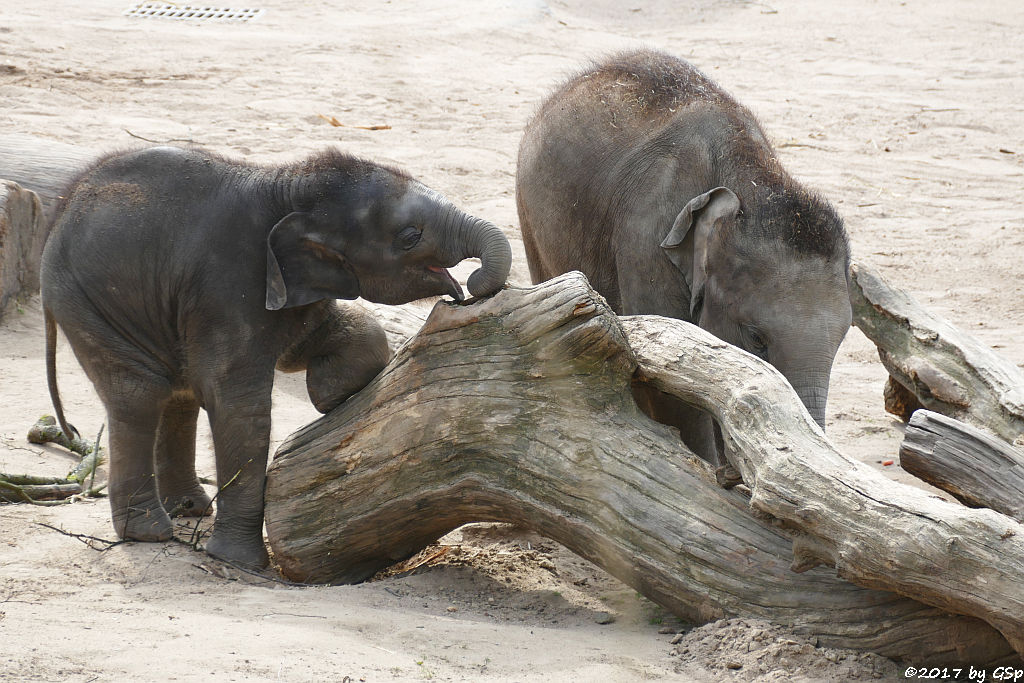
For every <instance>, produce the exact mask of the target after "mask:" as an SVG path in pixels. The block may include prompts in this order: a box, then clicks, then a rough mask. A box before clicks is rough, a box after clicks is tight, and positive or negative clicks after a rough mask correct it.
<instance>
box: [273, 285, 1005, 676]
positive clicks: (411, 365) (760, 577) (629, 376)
mask: <svg viewBox="0 0 1024 683" xmlns="http://www.w3.org/2000/svg"><path fill="white" fill-rule="evenodd" d="M631 344H632V345H633V348H631ZM634 348H637V349H639V356H638V354H636V353H634ZM680 349H682V350H680ZM695 365H696V366H701V367H698V368H694V367H692V366H695ZM638 370H639V374H638ZM727 377H728V378H730V379H729V380H728V381H726V380H725V379H724V378H727ZM732 378H735V380H736V381H735V382H734V381H732ZM638 379H639V381H650V382H652V383H656V384H657V385H658V388H659V389H661V390H662V391H666V392H668V393H673V394H675V395H678V396H681V397H682V398H684V399H686V400H688V401H690V402H692V403H694V404H696V405H699V406H700V407H702V408H704V409H708V410H711V411H712V412H713V413H715V414H716V416H718V417H719V419H720V421H721V423H722V426H723V427H724V428H725V431H726V433H727V435H726V441H727V443H728V444H729V446H730V449H731V450H732V452H733V454H732V457H733V459H734V461H735V462H736V463H737V464H739V465H740V466H741V469H742V471H743V472H744V474H745V475H746V480H747V482H748V483H749V484H750V485H751V487H752V489H753V494H754V498H753V500H754V508H755V512H756V513H757V514H754V515H752V514H751V510H750V504H751V500H750V499H749V498H747V497H746V496H745V495H744V494H743V492H742V491H741V490H739V489H734V490H731V491H726V490H723V489H721V488H720V487H719V486H718V485H717V483H716V481H715V477H714V474H713V472H711V471H710V470H709V467H708V466H707V465H706V464H705V463H704V462H703V461H701V460H699V459H698V458H696V457H695V456H694V455H693V454H692V453H690V452H689V451H687V450H686V448H685V447H684V446H683V444H682V442H681V441H680V440H679V438H678V434H677V433H676V432H675V431H674V430H671V429H669V428H667V427H665V426H664V425H660V424H658V423H656V422H653V421H652V420H650V419H649V418H648V417H647V416H646V415H644V414H643V413H642V412H641V411H640V410H639V409H638V408H637V406H636V403H635V402H634V400H633V398H632V395H631V391H630V388H631V386H632V383H633V382H634V381H638ZM681 387H684V388H681ZM737 431H739V432H741V433H740V434H738V435H737V434H736V433H735V432H737ZM790 432H795V434H793V433H790ZM738 451H742V452H743V455H742V456H738V455H737V452H738ZM819 456H820V457H821V458H823V459H824V460H825V467H824V471H825V472H827V473H828V474H827V475H825V476H823V475H821V474H819V473H818V472H817V469H818V468H817V464H816V460H817V459H818V457H819ZM775 470H778V472H775ZM850 470H856V465H854V464H853V463H852V462H850V461H848V460H846V459H844V458H842V456H839V455H838V454H837V453H835V451H834V449H833V448H832V447H831V444H829V442H828V441H827V440H826V439H825V437H824V435H822V434H821V432H820V430H818V428H817V426H816V425H814V423H813V421H812V420H811V418H810V416H809V415H807V413H806V411H805V410H804V408H803V406H802V404H801V403H800V401H799V398H797V396H796V395H795V394H794V393H793V391H792V389H791V388H790V387H789V385H788V384H787V383H786V382H785V380H784V379H782V377H781V375H779V374H778V373H777V372H776V371H775V370H774V369H772V368H770V367H769V366H765V365H764V364H763V363H761V362H760V361H758V360H757V359H754V358H753V357H752V356H749V355H747V354H744V353H742V352H741V351H738V350H736V349H735V348H733V347H727V346H726V345H723V344H722V343H721V342H718V341H717V340H715V339H713V338H710V337H709V336H708V335H706V334H705V333H703V332H702V331H700V330H699V329H697V328H695V327H693V326H691V325H687V324H686V323H681V322H678V321H671V320H667V319H662V318H654V317H637V318H628V319H622V321H621V322H620V320H619V319H618V318H616V316H615V315H614V314H613V313H612V312H611V311H610V309H608V307H607V305H606V304H605V302H604V300H603V299H602V298H601V297H600V296H599V295H597V294H596V293H595V292H593V290H592V289H591V288H590V287H589V285H588V284H587V282H586V280H585V279H584V278H583V277H582V276H581V275H579V274H578V273H577V274H568V275H565V276H561V277H559V278H556V279H555V280H552V281H549V282H547V283H544V284H541V285H538V286H536V287H532V288H526V289H518V288H510V289H507V290H504V291H502V292H500V293H499V294H497V295H496V296H494V297H492V298H490V299H486V300H483V301H479V302H476V303H474V304H472V305H469V306H457V305H453V304H447V303H439V304H438V305H437V306H435V308H434V310H433V312H432V313H431V314H430V316H429V318H428V319H427V321H426V324H425V326H424V327H423V329H422V330H421V331H420V332H419V333H418V334H417V335H416V336H415V337H413V338H412V339H410V340H409V341H408V342H407V343H406V344H405V345H404V346H403V347H402V348H401V349H400V350H399V351H398V353H397V354H396V356H395V358H394V359H393V361H392V362H391V364H390V365H389V366H388V367H387V368H386V369H385V370H384V372H383V373H382V374H381V375H380V376H378V378H377V379H376V380H374V382H372V383H371V384H370V385H369V386H368V387H367V388H366V389H364V390H363V391H362V392H360V393H359V394H357V395H356V396H354V397H352V398H351V399H349V400H348V401H347V402H345V403H344V404H343V405H341V406H339V408H337V409H336V410H335V411H333V412H332V413H330V414H329V415H326V416H325V417H323V418H322V419H320V420H318V421H317V422H314V423H312V424H310V425H308V426H307V427H305V428H304V429H302V430H300V431H299V432H297V433H295V434H293V435H292V437H291V438H290V439H289V441H288V442H286V443H285V444H283V445H282V446H281V448H280V449H279V450H278V452H277V455H276V457H275V459H274V462H273V463H272V465H271V467H270V470H269V472H268V479H267V495H266V522H267V534H268V537H269V540H270V544H271V546H272V548H273V551H274V555H275V558H276V559H277V561H278V562H279V563H280V566H281V568H282V570H283V572H284V573H285V574H286V575H287V576H288V577H289V578H292V579H295V580H300V581H308V582H323V583H336V582H354V581H360V580H363V579H366V578H367V577H369V576H371V575H372V574H373V573H374V572H376V571H377V570H379V569H381V568H383V567H385V566H388V565H390V564H392V563H394V562H397V561H400V560H403V559H405V558H407V557H409V556H411V555H413V554H414V553H416V552H418V551H419V550H421V549H422V548H423V547H425V546H426V545H427V544H429V543H430V542H432V541H434V540H436V539H437V538H439V537H440V536H442V535H444V534H445V533H447V532H448V531H450V530H451V529H453V528H455V527H457V526H459V525H461V524H463V523H466V522H470V521H506V522H514V523H517V524H521V525H524V526H527V527H530V528H532V529H535V530H537V531H538V532H540V533H542V534H544V535H546V536H548V537H550V538H552V539H554V540H556V541H558V542H560V543H562V544H563V545H565V546H566V547H568V548H569V549H570V550H573V551H574V552H576V553H578V554H579V555H581V556H583V557H585V558H587V559H589V560H591V561H593V562H595V563H596V564H598V565H600V566H601V567H603V568H605V569H606V570H607V571H609V572H610V573H611V574H613V575H615V576H617V577H618V578H620V579H622V580H623V581H624V582H626V583H627V584H629V585H631V586H633V587H634V588H636V589H637V590H638V591H640V592H641V593H643V594H644V595H646V596H648V597H649V598H651V599H652V600H654V601H656V602H658V603H659V604H661V605H663V606H665V607H666V608H668V609H670V610H671V611H673V612H674V613H676V614H678V615H680V616H682V617H684V618H687V619H690V620H693V621H697V622H703V621H707V620H710V619H715V618H718V617H723V616H753V617H759V618H766V619H770V620H772V621H774V622H776V623H781V624H787V625H792V626H794V627H795V628H797V629H798V630H799V631H801V632H803V633H807V634H810V635H814V636H817V637H818V640H819V642H821V643H822V644H827V645H830V646H837V647H851V648H856V649H862V650H871V651H875V652H880V653H882V654H885V655H887V656H890V657H895V658H906V659H910V660H913V659H919V658H927V659H928V661H930V662H939V661H946V662H975V663H979V664H987V663H994V662H997V661H1001V660H1004V659H1006V658H1014V655H1013V654H1012V651H1011V649H1010V648H1009V646H1008V645H1007V643H1006V641H1005V640H1004V639H1003V638H1002V637H1000V635H999V634H998V633H997V632H996V631H995V630H993V629H992V628H991V627H990V626H989V625H987V624H985V623H983V622H982V621H980V620H978V619H975V618H971V617H967V616H955V615H951V614H948V613H946V612H944V611H943V610H940V609H936V608H935V607H929V606H926V605H924V604H921V602H918V601H915V600H912V599H908V598H906V597H899V596H897V595H895V594H893V593H891V592H886V591H884V590H873V589H869V588H863V587H858V586H855V585H852V584H851V583H848V582H846V581H843V580H842V579H840V578H838V577H837V576H836V573H835V572H833V571H829V570H826V569H823V568H813V567H812V565H814V564H815V563H817V562H818V561H820V560H829V561H835V560H838V565H839V567H840V574H844V575H847V574H848V575H850V576H851V578H855V579H856V580H860V581H861V582H863V583H865V584H867V585H870V586H872V587H874V588H891V587H897V588H901V589H905V592H906V593H907V594H908V595H912V594H914V593H921V594H922V595H924V596H925V597H927V598H928V599H930V600H932V602H934V603H941V604H942V605H943V606H946V607H953V608H962V609H961V610H960V611H962V612H964V613H978V614H981V615H984V616H985V617H986V618H989V619H992V621H993V622H995V623H997V624H998V626H1000V627H1001V628H1005V629H1006V631H1007V632H1009V633H1010V635H1011V636H1012V637H1016V636H1017V635H1018V633H1019V632H1018V630H1017V629H1019V626H1020V621H1019V618H1011V617H1010V616H1007V612H1011V613H1012V611H1013V610H1014V609H1017V614H1021V613H1024V612H1021V611H1020V610H1019V606H1020V601H1021V600H1022V598H1021V596H1019V595H1017V596H1016V598H1015V600H1016V602H1014V601H1013V600H1010V603H1011V604H1009V605H1006V604H1002V603H1000V600H999V599H997V597H996V596H993V595H986V596H985V599H984V600H981V599H980V600H978V601H977V602H981V603H983V604H981V605H979V604H976V603H975V602H971V601H970V600H969V599H968V598H967V597H965V596H962V595H960V590H962V586H963V584H964V583H966V582H967V581H968V580H970V581H973V580H974V578H975V577H976V576H978V574H977V572H976V571H975V570H976V569H977V565H976V564H974V562H975V561H976V558H975V557H974V555H973V554H968V556H967V561H969V562H970V564H969V565H968V566H967V568H966V569H965V571H966V572H967V573H964V571H960V570H958V569H956V568H955V567H956V563H953V564H952V565H951V564H950V557H949V555H950V553H951V552H958V551H959V549H960V547H961V542H960V540H959V538H958V534H964V535H965V537H966V538H965V540H963V541H962V543H963V545H964V546H966V547H967V548H968V550H969V551H970V552H971V553H974V551H975V548H976V546H978V545H985V544H994V545H996V546H998V549H999V550H1000V551H1001V552H1007V553H1011V554H1013V553H1016V554H1015V555H1013V556H1014V557H1018V558H1019V557H1024V555H1022V554H1021V551H1022V548H1021V547H1020V545H1021V543H1020V541H1019V540H1014V538H1013V537H1010V538H1009V539H1007V540H1000V538H999V535H998V534H996V536H995V539H994V540H993V539H992V537H991V533H990V530H989V527H994V526H998V527H999V528H1000V532H1003V531H1005V530H1006V529H1007V528H1010V527H1013V526H1015V525H1016V523H1015V522H1013V521H1012V520H1008V519H1006V518H1005V517H1002V516H999V515H996V514H995V513H991V512H987V511H986V512H981V511H969V510H958V508H957V507H954V506H953V505H951V504H941V505H943V506H944V507H942V508H941V511H940V512H933V510H934V509H935V508H936V507H937V506H939V503H938V502H937V501H934V500H933V499H928V498H927V497H926V496H923V495H922V496H920V497H915V496H913V495H911V494H908V493H906V492H904V491H903V490H902V488H903V487H896V485H892V484H889V483H888V482H876V481H871V480H869V479H867V478H865V477H861V478H859V479H858V478H856V477H854V478H847V477H848V475H849V472H850ZM855 474H856V473H855ZM792 477H797V478H799V481H798V482H796V483H795V484H789V485H788V486H787V479H789V478H792ZM823 479H824V480H825V481H822V480H823ZM894 487H896V488H895V489H894ZM819 488H820V489H821V491H819V490H817V489H819ZM776 493H778V494H780V495H779V498H778V499H777V500H776V501H775V502H773V500H774V499H776ZM832 496H835V497H836V499H837V503H838V504H837V505H836V507H835V508H834V509H833V508H832V506H833V502H832V501H831V497H832ZM908 496H909V497H908ZM801 497H806V500H803V499H802V498H801ZM890 498H891V499H892V500H893V501H895V502H894V503H893V504H891V505H888V504H887V503H886V501H887V500H888V499H890ZM922 498H924V499H926V501H927V502H925V501H922V500H921V499H922ZM876 499H877V500H876ZM906 506H911V507H912V508H914V507H920V509H921V510H922V511H923V512H922V514H923V515H926V519H928V518H927V515H935V516H936V518H938V517H941V518H942V520H943V521H944V522H945V521H946V520H948V522H949V523H950V524H952V526H949V527H948V528H946V532H947V533H945V534H944V535H942V537H941V538H939V537H936V536H935V533H936V531H935V529H933V528H931V527H930V526H929V524H927V523H924V522H921V523H917V524H915V525H913V526H907V524H906V519H905V518H906V517H907V516H909V515H910V513H909V512H908V511H907V508H906ZM858 510H859V512H858ZM765 512H768V513H769V514H765ZM889 515H895V516H896V517H897V518H898V519H899V520H900V522H901V524H902V526H900V527H899V530H898V532H894V533H891V534H888V535H886V534H881V535H879V534H878V533H877V531H876V529H877V528H880V527H885V524H886V521H887V520H886V517H887V516H889ZM958 515H960V516H959V517H958ZM845 516H852V517H853V519H852V521H851V523H850V528H845V527H844V526H842V525H841V524H840V520H842V519H843V518H844V517H845ZM975 518H977V520H976V519H975ZM779 520H784V521H786V522H787V523H788V524H790V525H791V526H794V527H795V528H797V529H798V530H797V531H795V532H793V531H787V530H784V529H782V528H780V526H781V525H780V522H779ZM977 521H980V522H981V523H982V524H981V526H980V527H977V528H975V526H971V525H973V524H976V522H977ZM936 523H937V522H936ZM1004 523H1005V524H1004ZM965 525H966V526H965ZM1006 525H1010V526H1009V527H1008V526H1006ZM968 527H969V528H968ZM919 532H921V533H923V534H924V537H923V540H918V539H917V538H916V534H918V533H919ZM975 536H977V538H975ZM954 539H955V540H956V541H957V542H956V543H952V542H951V541H952V540H954ZM979 539H980V540H979ZM794 545H795V547H796V550H797V553H796V554H797V560H796V562H795V563H794V561H793V548H794ZM915 550H916V551H919V552H920V553H921V555H922V557H917V558H915V556H914V551H915ZM876 554H877V556H876ZM975 554H977V553H975ZM989 559H991V558H989ZM957 560H958V561H959V557H958V558H957ZM922 563H923V564H924V565H927V566H921V565H922ZM794 564H796V566H797V568H798V569H800V570H803V571H802V573H795V572H793V571H792V570H791V567H792V565H794ZM1016 564H1017V565H1018V566H1017V568H1016V570H1014V571H1010V572H1006V574H1007V575H1006V576H1003V575H1000V573H999V570H998V569H995V570H993V569H986V570H985V571H986V572H987V573H986V574H985V576H986V577H989V576H991V581H990V585H991V586H992V591H995V592H998V593H999V598H1001V597H1002V595H1003V593H1008V592H1012V591H1010V590H1009V589H1008V588H1007V586H1006V582H1007V581H1009V580H1011V579H1020V578H1024V577H1020V576H1018V574H1019V573H1020V571H1021V568H1020V567H1019V562H1017V563H1016ZM865 565H868V566H871V567H874V566H878V567H881V569H879V570H878V571H868V570H866V569H865V568H864V567H865ZM850 569H853V571H850ZM904 570H906V571H907V572H909V573H910V574H911V575H912V578H909V579H908V578H901V577H898V576H897V577H896V578H892V577H890V576H889V575H890V574H896V575H899V574H902V573H903V571H904ZM940 570H941V571H940ZM942 572H949V573H951V574H952V577H951V578H949V579H948V580H947V579H946V578H944V577H943V575H942ZM925 573H927V574H928V579H929V581H930V582H931V583H932V584H936V585H934V586H928V585H926V584H928V583H929V581H926V580H925V576H924V574H925ZM936 573H937V574H938V576H934V575H933V574H936ZM968 574H969V576H968ZM883 575H884V576H883ZM972 588H973V586H972ZM947 594H951V595H952V597H949V595H947ZM985 600H991V602H992V603H993V604H989V603H988V602H985ZM993 605H997V606H998V607H994V606H993ZM999 608H1001V609H1003V610H1005V611H1000V609H999Z"/></svg>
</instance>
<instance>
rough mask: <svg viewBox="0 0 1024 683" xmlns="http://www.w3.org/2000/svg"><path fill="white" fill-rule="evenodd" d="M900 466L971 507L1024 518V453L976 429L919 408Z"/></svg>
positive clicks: (902, 453) (905, 442) (904, 446)
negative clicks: (989, 509)
mask: <svg viewBox="0 0 1024 683" xmlns="http://www.w3.org/2000/svg"><path fill="white" fill-rule="evenodd" d="M900 465H901V466H902V467H903V469H905V470H906V471H907V472H910V473H911V474H913V475H914V476H915V477H917V478H919V479H921V480H923V481H926V482H928V483H929V484H932V485H933V486H935V487H937V488H940V489H942V490H944V491H947V492H949V493H950V494H952V495H953V496H954V497H955V498H956V499H957V500H959V501H960V502H962V503H964V504H965V505H969V506H971V507H985V508H991V509H992V510H995V511H996V512H1001V513H1003V514H1004V515H1009V516H1010V517H1013V518H1014V519H1016V520H1017V521H1024V451H1022V450H1019V449H1017V448H1014V447H1013V446H1011V445H1010V444H1008V443H1006V442H1005V441H1003V440H1001V439H997V438H995V437H993V436H991V435H989V434H987V433H985V432H983V431H982V430H980V429H978V428H976V427H972V426H970V425H968V424H964V423H963V422H960V421H959V420H954V419H953V418H950V417H946V416H944V415H939V414H938V413H933V412H931V411H929V410H919V411H917V412H916V413H914V416H913V417H912V418H910V424H909V425H908V426H907V433H906V435H905V436H904V437H903V444H902V445H901V446H900Z"/></svg>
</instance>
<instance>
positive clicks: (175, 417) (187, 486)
mask: <svg viewBox="0 0 1024 683" xmlns="http://www.w3.org/2000/svg"><path fill="white" fill-rule="evenodd" d="M198 419H199V402H198V401H197V400H196V398H195V396H194V395H193V394H192V393H191V392H187V393H185V392H180V393H175V394H174V395H173V396H172V397H171V398H170V400H168V401H167V403H166V404H165V405H164V408H163V412H162V413H161V414H160V422H159V426H158V427H157V432H156V449H155V451H154V453H155V458H156V484H157V491H158V493H159V494H160V502H161V503H162V504H163V507H164V509H165V510H166V511H167V513H168V514H169V515H170V516H171V517H202V516H204V515H209V514H211V513H212V512H213V509H212V507H213V506H212V502H211V499H210V496H209V494H207V493H206V491H205V490H204V489H203V485H202V484H200V483H199V478H198V477H197V476H196V421H197V420H198Z"/></svg>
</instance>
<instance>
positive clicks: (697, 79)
mask: <svg viewBox="0 0 1024 683" xmlns="http://www.w3.org/2000/svg"><path fill="white" fill-rule="evenodd" d="M516 190H517V195H516V196H517V203H518V209H519V220H520V225H521V227H522V232H523V240H524V244H525V247H526V254H527V257H528V259H529V265H530V273H531V275H532V277H533V280H534V282H541V281H544V280H547V279H549V278H551V277H553V276H555V275H558V274H560V273H563V272H566V271H569V270H579V271H582V272H583V273H584V274H585V275H586V276H587V277H588V278H589V279H590V282H591V284H592V285H593V286H594V288H595V289H597V290H598V291H599V292H600V293H601V294H603V295H604V297H605V298H606V299H607V300H608V303H609V304H610V305H611V307H612V308H613V309H614V310H615V311H616V312H617V313H619V314H620V315H634V314H654V315H662V316H667V317H672V318H678V319H680V320H686V321H688V322H693V323H696V324H698V325H700V327H702V328H704V329H706V330H708V331H710V332H712V333H713V334H715V335H716V336H718V337H719V338H721V339H723V340H725V341H727V342H730V343H732V344H734V345H736V346H739V347H740V348H743V349H745V350H747V351H749V352H750V353H753V354H755V355H757V356H760V357H761V358H763V359H764V360H767V361H768V362H770V363H771V364H772V365H774V366H775V367H776V368H778V369H779V370H780V371H781V372H782V374H783V375H785V376H786V378H787V379H788V380H789V382H790V383H791V384H792V385H793V388H794V389H796V392H797V394H798V395H799V396H800V398H801V400H802V401H803V403H804V405H805V406H806V407H807V410H808V411H809V412H810V414H811V416H812V417H813V418H814V419H815V421H817V423H818V424H819V425H821V426H822V427H823V428H824V423H825V403H826V399H827V396H828V385H829V374H830V372H831V367H832V361H833V359H834V358H835V355H836V351H837V350H838V348H839V344H840V343H841V342H842V340H843V337H844V335H845V334H846V331H847V330H848V329H849V327H850V322H851V310H850V304H849V298H848V295H847V286H848V285H847V267H848V264H849V247H848V242H847V238H846V233H845V231H844V229H843V225H842V221H841V220H840V218H839V217H838V216H837V215H836V214H835V212H834V210H833V209H832V207H831V206H829V204H828V203H827V202H825V201H824V200H823V199H820V198H819V197H817V196H815V195H813V194H811V193H809V192H808V191H807V190H805V189H803V188H802V187H801V186H800V185H799V184H798V183H797V182H796V181H795V180H793V179H792V178H791V177H790V176H789V175H788V174H787V173H786V172H785V171H784V170H783V169H782V167H781V166H780V164H779V162H778V160H777V159H776V157H775V151H774V150H773V149H772V147H771V145H770V144H769V143H768V141H767V138H766V136H765V134H764V132H763V131H762V130H761V127H760V126H759V124H758V123H757V121H756V120H755V119H754V117H753V115H752V114H751V113H750V112H749V111H748V110H747V109H745V108H744V107H742V106H741V105H739V104H738V103H737V102H736V101H735V100H733V99H732V98H731V97H730V96H729V95H728V94H726V93H725V92H724V91H722V90H721V89H720V88H719V87H718V86H717V85H716V84H715V83H713V82H712V81H710V80H709V79H708V78H707V77H705V76H704V75H703V74H701V73H700V72H699V71H697V70H696V69H694V68H693V67H692V66H691V65H690V64H688V63H686V62H684V61H682V60H679V59H676V58H674V57H670V56H668V55H664V54H661V53H657V52H648V51H641V52H633V53H626V54H621V55H617V56H615V57H612V58H611V59H609V60H608V61H606V62H604V63H602V64H598V65H595V66H594V67H593V68H590V69H588V70H586V71H584V72H583V73H581V74H580V75H578V76H576V77H575V78H573V79H570V80H569V81H568V82H567V83H566V84H565V85H563V86H562V87H561V88H560V89H558V90H557V91H556V92H555V93H554V94H553V95H551V97H549V98H548V100H546V101H545V102H544V103H543V105H542V106H541V108H540V110H539V111H538V113H537V115H536V116H535V117H534V119H533V120H532V121H531V122H530V124H529V125H528V126H527V128H526V131H525V134H524V136H523V140H522V144H521V146H520V150H519V167H518V173H517V178H516ZM636 393H637V398H638V401H639V402H640V403H641V404H642V405H645V406H646V408H647V409H648V411H649V412H651V413H653V414H654V415H655V417H656V418H657V419H659V420H661V421H663V422H667V423H669V424H673V425H675V426H677V427H679V428H680V429H681V431H682V433H683V438H684V440H685V441H686V442H687V443H688V444H689V445H690V446H691V448H693V449H694V450H695V451H697V452H698V453H699V454H700V455H702V456H703V457H705V458H706V459H708V460H711V461H712V462H722V461H720V460H719V454H718V450H719V449H717V448H716V447H715V444H714V434H713V431H712V423H711V420H710V419H709V418H708V417H707V416H705V415H703V414H701V413H699V412H697V411H695V410H693V409H689V408H686V407H685V406H683V405H682V404H681V403H679V402H677V401H674V400H671V399H669V397H666V396H663V395H658V394H657V393H656V392H653V391H652V390H650V389H646V388H644V387H643V386H642V385H641V386H639V387H638V388H637V390H636Z"/></svg>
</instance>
